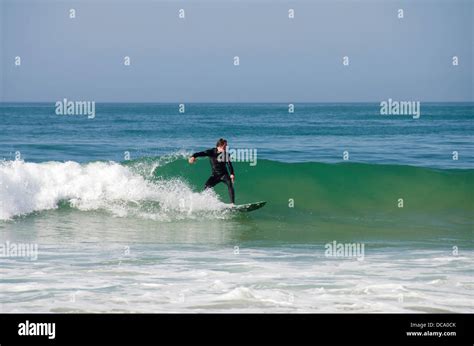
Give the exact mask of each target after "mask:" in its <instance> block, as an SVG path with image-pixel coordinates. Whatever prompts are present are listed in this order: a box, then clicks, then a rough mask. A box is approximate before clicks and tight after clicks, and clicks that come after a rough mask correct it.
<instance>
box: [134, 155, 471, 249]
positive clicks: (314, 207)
mask: <svg viewBox="0 0 474 346" xmlns="http://www.w3.org/2000/svg"><path fill="white" fill-rule="evenodd" d="M135 164H136V163H135ZM234 168H235V172H236V181H235V189H236V203H237V204H242V203H248V202H255V201H260V200H264V201H267V202H268V203H267V205H266V206H265V207H264V208H263V209H261V210H259V211H257V212H255V213H253V214H249V216H248V217H249V218H251V219H252V220H265V221H266V222H267V223H268V224H270V225H271V227H269V228H268V229H267V230H268V231H269V232H272V231H273V232H279V231H281V229H285V231H286V232H293V233H300V235H301V236H303V237H304V234H306V235H309V234H312V233H314V232H318V233H319V234H320V235H326V236H327V237H329V238H330V237H331V236H334V235H347V236H349V235H351V236H353V235H354V234H361V235H374V234H378V235H379V236H380V237H382V238H383V236H384V235H386V236H388V237H390V238H394V239H399V238H403V237H417V236H419V237H421V238H423V239H425V240H426V237H433V239H434V240H435V239H436V240H439V239H442V238H444V237H445V238H446V239H450V238H451V237H452V236H454V238H456V239H459V237H461V239H462V240H463V241H467V242H469V243H472V229H473V222H472V221H473V217H472V215H473V214H474V213H473V211H474V203H473V197H472V196H473V192H474V183H473V182H474V179H473V178H474V171H473V170H433V169H428V168H420V167H412V166H396V165H373V164H357V163H344V164H324V163H314V162H309V163H281V162H275V161H268V160H259V161H258V163H257V165H256V166H253V167H252V166H250V165H249V164H248V163H234ZM209 174H210V168H209V163H208V162H207V159H200V160H199V161H198V162H197V163H196V164H194V165H189V164H188V163H187V162H186V160H183V159H179V160H176V161H174V162H170V163H168V164H165V165H164V166H160V167H157V168H156V169H155V170H154V171H153V177H152V178H153V179H172V178H180V179H183V180H185V181H187V182H188V183H189V184H190V185H191V186H192V187H193V188H195V189H196V190H200V189H202V186H203V184H204V182H205V181H206V179H207V178H208V176H209ZM215 190H216V192H217V193H218V194H219V195H220V196H221V199H222V200H223V201H225V202H228V196H227V191H226V188H225V186H224V185H223V184H220V185H218V186H216V187H215ZM268 224H267V226H268ZM272 227H273V228H272ZM272 229H273V230H272Z"/></svg>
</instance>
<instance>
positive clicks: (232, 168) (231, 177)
mask: <svg viewBox="0 0 474 346" xmlns="http://www.w3.org/2000/svg"><path fill="white" fill-rule="evenodd" d="M227 165H228V166H229V172H230V179H231V180H232V184H233V183H234V178H235V175H234V167H233V166H232V162H231V161H230V158H228V159H227Z"/></svg>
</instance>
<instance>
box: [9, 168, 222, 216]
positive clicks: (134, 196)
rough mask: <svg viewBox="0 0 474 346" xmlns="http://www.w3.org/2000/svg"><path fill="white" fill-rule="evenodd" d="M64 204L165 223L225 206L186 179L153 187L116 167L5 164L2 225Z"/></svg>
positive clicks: (213, 211)
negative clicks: (201, 191) (18, 217)
mask: <svg viewBox="0 0 474 346" xmlns="http://www.w3.org/2000/svg"><path fill="white" fill-rule="evenodd" d="M61 201H66V202H68V203H69V204H70V205H71V206H72V207H74V208H77V209H80V210H98V209H104V210H107V211H109V212H111V213H112V214H114V215H116V216H129V215H134V216H139V217H144V218H152V219H159V220H175V219H182V218H193V217H194V216H196V215H200V217H202V214H206V215H212V216H215V217H217V216H220V217H222V215H223V214H222V212H219V213H216V212H217V211H219V210H221V209H222V208H223V207H224V206H225V205H224V203H222V202H220V201H219V200H218V198H217V197H216V195H215V194H214V193H213V192H212V191H210V190H209V191H206V192H205V193H197V192H193V191H192V189H191V188H190V187H189V186H188V185H187V184H186V183H184V182H183V181H180V180H167V181H165V180H162V181H157V182H155V181H154V182H151V181H149V180H147V179H145V178H144V177H143V176H142V175H140V174H138V173H136V172H134V171H133V170H132V169H131V168H129V167H127V166H124V165H121V164H119V163H116V162H94V163H88V164H79V163H77V162H72V161H68V162H45V163H31V162H24V161H4V162H2V163H0V220H8V219H11V218H13V217H15V216H19V215H26V214H29V213H32V212H36V211H43V210H49V209H55V208H57V207H58V204H59V203H60V202H61Z"/></svg>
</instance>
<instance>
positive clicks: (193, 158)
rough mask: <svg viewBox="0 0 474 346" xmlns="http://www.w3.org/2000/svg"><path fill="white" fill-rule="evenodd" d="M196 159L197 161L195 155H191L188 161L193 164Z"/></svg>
mask: <svg viewBox="0 0 474 346" xmlns="http://www.w3.org/2000/svg"><path fill="white" fill-rule="evenodd" d="M194 161H196V158H195V157H193V156H191V157H190V158H189V159H188V162H189V163H190V164H193V163H194Z"/></svg>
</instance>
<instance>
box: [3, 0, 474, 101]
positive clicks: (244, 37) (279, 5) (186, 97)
mask: <svg viewBox="0 0 474 346" xmlns="http://www.w3.org/2000/svg"><path fill="white" fill-rule="evenodd" d="M0 2H1V5H0V11H1V12H0V18H1V27H0V35H1V42H2V46H1V54H0V65H1V83H0V88H1V90H0V98H1V100H2V101H19V102H20V101H25V102H28V101H31V102H35V101H47V102H49V101H56V100H60V99H62V98H64V97H66V98H68V99H71V100H93V101H96V102H366V101H375V102H380V101H382V100H387V99H388V98H392V99H394V100H417V101H474V97H473V85H472V83H473V71H472V70H473V37H472V35H473V27H472V23H473V18H472V17H473V3H474V2H473V1H470V0H416V1H414V0H409V1H375V0H374V1H357V0H345V1H336V0H327V1H318V0H314V1H301V0H300V1H298V0H296V1H267V0H254V1H248V0H242V1H223V0H220V1H209V0H200V1H190V0H188V1H157V0H155V1H152V0H149V1H148V0H127V1H124V0H117V1H112V0H97V1H90V0H83V1H53V0H0ZM71 8H74V9H75V10H76V18H75V19H70V18H69V10H70V9H71ZM181 8H183V9H184V10H185V13H186V19H185V20H180V19H179V18H178V11H179V9H181ZM290 8H293V9H294V10H295V18H294V19H292V20H291V19H288V9H290ZM398 9H403V10H404V18H403V19H399V18H398V17H397V15H398ZM455 55H456V56H458V57H459V66H452V57H453V56H455ZM16 56H20V57H21V59H22V61H21V62H22V64H21V66H19V67H18V66H15V65H14V59H15V57H16ZM124 56H130V58H131V65H130V66H124V65H123V58H124ZM234 56H239V58H240V66H234V65H233V58H234ZM344 56H348V57H349V66H343V64H342V59H343V57H344Z"/></svg>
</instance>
